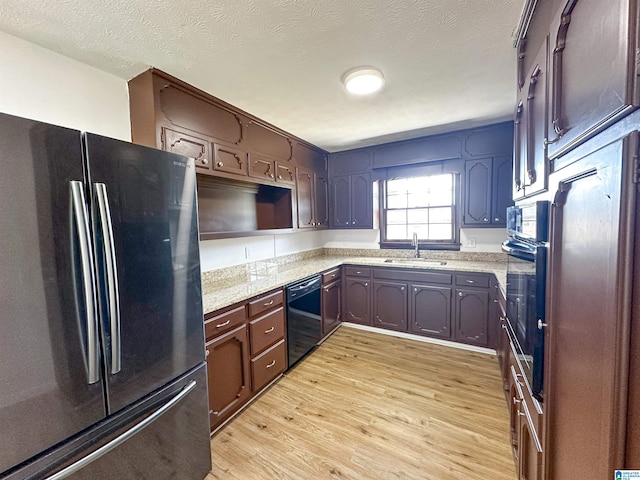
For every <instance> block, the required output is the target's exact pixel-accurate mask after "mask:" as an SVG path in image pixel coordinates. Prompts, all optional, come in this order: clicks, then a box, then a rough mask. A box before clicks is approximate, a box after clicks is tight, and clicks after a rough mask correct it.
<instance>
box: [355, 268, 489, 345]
mask: <svg viewBox="0 0 640 480" xmlns="http://www.w3.org/2000/svg"><path fill="white" fill-rule="evenodd" d="M344 268H345V273H346V275H347V276H346V277H345V279H344V281H343V282H344V283H343V296H344V299H343V305H344V310H343V311H344V321H345V322H352V323H359V324H362V325H372V326H374V327H379V328H386V329H388V330H396V331H399V332H407V333H415V334H418V335H424V336H429V337H437V338H442V339H448V340H453V341H456V342H461V343H468V344H472V345H476V346H481V347H490V348H493V347H495V341H496V338H497V337H498V334H497V331H498V325H497V324H498V322H497V320H498V310H497V309H496V308H495V307H494V305H495V302H494V300H495V297H496V292H497V291H498V289H497V288H496V286H497V283H496V281H495V277H494V276H492V275H491V274H489V273H466V272H448V271H442V270H437V271H434V270H422V269H417V268H398V267H392V268H387V267H375V268H370V267H356V266H346V267H344ZM349 275H350V276H349ZM356 275H357V276H356Z"/></svg>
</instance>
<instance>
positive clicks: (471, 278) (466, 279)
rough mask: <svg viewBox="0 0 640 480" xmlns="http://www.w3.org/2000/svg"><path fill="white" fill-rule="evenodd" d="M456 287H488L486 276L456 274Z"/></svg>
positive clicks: (487, 276)
mask: <svg viewBox="0 0 640 480" xmlns="http://www.w3.org/2000/svg"><path fill="white" fill-rule="evenodd" d="M456 285H460V286H464V287H485V288H488V287H489V275H488V274H477V273H476V274H474V273H469V274H460V273H458V274H456Z"/></svg>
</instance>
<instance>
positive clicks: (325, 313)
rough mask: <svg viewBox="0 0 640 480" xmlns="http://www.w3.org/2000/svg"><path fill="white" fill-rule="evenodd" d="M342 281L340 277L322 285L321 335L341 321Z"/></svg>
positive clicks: (323, 335) (324, 335)
mask: <svg viewBox="0 0 640 480" xmlns="http://www.w3.org/2000/svg"><path fill="white" fill-rule="evenodd" d="M341 313H342V282H341V281H340V279H338V280H336V281H334V282H331V283H328V284H326V285H323V286H322V337H326V336H327V335H328V334H329V333H331V331H332V330H333V329H334V328H336V327H337V326H338V325H339V324H340V321H341Z"/></svg>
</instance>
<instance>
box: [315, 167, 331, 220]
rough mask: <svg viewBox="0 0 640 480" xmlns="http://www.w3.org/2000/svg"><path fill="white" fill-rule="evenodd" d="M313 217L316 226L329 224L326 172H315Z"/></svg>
mask: <svg viewBox="0 0 640 480" xmlns="http://www.w3.org/2000/svg"><path fill="white" fill-rule="evenodd" d="M314 178H315V190H314V193H315V198H314V200H315V202H314V217H315V223H316V225H315V226H316V227H328V226H329V180H328V179H327V176H326V174H318V173H317V174H315V176H314Z"/></svg>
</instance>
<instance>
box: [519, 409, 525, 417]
mask: <svg viewBox="0 0 640 480" xmlns="http://www.w3.org/2000/svg"><path fill="white" fill-rule="evenodd" d="M526 415H527V414H526V413H522V412H521V411H520V410H518V416H519V417H525V416H526Z"/></svg>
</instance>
